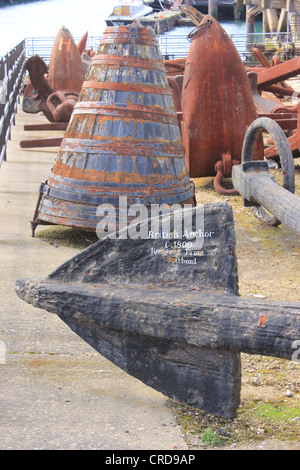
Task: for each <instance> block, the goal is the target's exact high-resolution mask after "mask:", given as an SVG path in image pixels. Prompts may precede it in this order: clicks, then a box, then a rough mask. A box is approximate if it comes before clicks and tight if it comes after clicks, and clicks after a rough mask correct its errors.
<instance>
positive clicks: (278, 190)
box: [232, 161, 300, 233]
mask: <svg viewBox="0 0 300 470" xmlns="http://www.w3.org/2000/svg"><path fill="white" fill-rule="evenodd" d="M232 181H233V184H234V187H235V188H236V189H237V190H238V191H239V193H240V194H241V195H242V197H243V200H244V201H243V202H244V205H245V206H256V205H262V206H263V207H264V208H265V209H267V210H268V211H269V212H271V213H272V214H273V215H274V216H275V217H276V218H277V219H278V220H280V221H281V222H282V223H284V224H286V225H287V226H288V227H289V228H290V229H291V230H293V231H294V232H296V233H300V198H299V197H298V196H296V195H295V194H293V193H291V192H290V191H287V190H286V189H284V188H282V187H281V186H279V185H278V184H277V183H276V182H275V181H274V179H273V178H272V176H271V174H270V173H269V170H268V164H267V162H263V161H255V162H254V161H252V162H245V163H243V164H241V165H235V166H234V167H233V168H232Z"/></svg>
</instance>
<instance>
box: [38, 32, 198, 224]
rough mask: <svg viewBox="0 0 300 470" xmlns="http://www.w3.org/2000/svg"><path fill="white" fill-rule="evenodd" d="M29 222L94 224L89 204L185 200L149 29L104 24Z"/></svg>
mask: <svg viewBox="0 0 300 470" xmlns="http://www.w3.org/2000/svg"><path fill="white" fill-rule="evenodd" d="M41 192H42V194H43V197H42V199H41V203H40V207H39V211H38V214H37V217H36V218H35V220H34V221H33V227H35V225H36V224H39V223H53V224H61V225H70V226H76V227H80V228H86V229H91V230H94V229H95V227H96V224H97V221H98V218H97V216H96V210H97V207H98V206H99V205H100V204H104V203H109V204H113V205H115V206H116V205H117V204H118V201H119V196H126V197H127V200H128V205H131V204H134V203H137V204H138V203H142V204H144V205H146V206H149V205H150V204H162V203H167V204H173V203H181V204H183V203H185V202H188V203H192V202H193V190H192V186H191V183H190V178H189V175H188V172H187V167H186V162H185V155H184V148H183V145H182V140H181V135H180V129H179V125H178V120H177V116H176V112H175V109H174V104H173V99H172V92H171V89H170V86H169V82H168V77H167V75H166V71H165V68H164V64H163V60H162V58H161V56H160V51H159V45H158V41H157V38H156V36H155V34H154V33H153V32H152V30H151V29H150V28H149V29H146V28H137V27H108V28H106V30H105V32H104V34H103V37H102V40H101V43H100V46H99V50H98V53H97V54H96V55H95V56H94V58H93V61H92V65H91V67H90V70H89V74H88V76H87V79H86V81H85V82H84V83H83V87H82V91H81V93H80V96H79V99H78V102H77V103H76V105H75V107H74V111H73V114H72V117H71V120H70V123H69V126H68V128H67V131H66V134H65V137H64V139H63V141H62V144H61V146H60V152H59V155H58V158H57V161H56V163H55V165H54V166H53V168H52V170H51V172H50V175H49V178H48V183H47V184H44V185H42V188H41Z"/></svg>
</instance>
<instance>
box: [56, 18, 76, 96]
mask: <svg viewBox="0 0 300 470" xmlns="http://www.w3.org/2000/svg"><path fill="white" fill-rule="evenodd" d="M84 78H85V75H84V68H83V64H82V60H81V54H80V51H79V49H78V47H77V45H76V44H75V41H74V39H73V37H72V35H71V33H70V31H69V30H68V29H67V28H65V27H64V26H63V27H62V28H61V29H60V30H59V32H58V33H57V36H56V38H55V41H54V44H53V46H52V50H51V56H50V61H49V85H50V86H51V87H52V88H53V89H54V90H55V91H64V92H69V93H70V92H71V91H72V92H75V93H76V92H78V93H79V92H80V90H81V86H82V83H83V81H84Z"/></svg>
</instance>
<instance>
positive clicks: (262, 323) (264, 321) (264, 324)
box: [259, 315, 267, 328]
mask: <svg viewBox="0 0 300 470" xmlns="http://www.w3.org/2000/svg"><path fill="white" fill-rule="evenodd" d="M266 321H267V317H265V316H264V315H262V316H261V317H260V319H259V326H260V327H261V328H265V326H266Z"/></svg>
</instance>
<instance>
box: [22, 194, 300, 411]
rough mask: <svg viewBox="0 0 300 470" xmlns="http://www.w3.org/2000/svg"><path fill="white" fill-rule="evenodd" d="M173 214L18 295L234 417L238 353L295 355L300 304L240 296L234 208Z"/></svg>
mask: <svg viewBox="0 0 300 470" xmlns="http://www.w3.org/2000/svg"><path fill="white" fill-rule="evenodd" d="M174 214H175V217H174V218H172V217H169V216H168V215H164V216H160V217H151V218H149V219H145V220H143V221H142V222H139V223H136V224H134V225H130V226H129V227H126V228H124V229H123V230H121V231H120V232H118V233H115V234H111V235H109V236H107V237H106V238H104V239H102V240H99V241H98V242H96V243H95V244H93V245H92V246H90V247H89V248H87V249H86V250H84V251H82V252H80V253H79V254H78V255H76V256H75V257H73V258H72V259H70V260H69V261H68V262H66V263H64V264H63V265H62V266H60V267H59V268H58V269H57V270H55V271H54V272H53V273H51V274H50V275H49V276H48V278H47V279H45V280H40V281H39V280H30V279H20V280H18V282H17V284H16V292H17V294H18V295H19V297H20V298H22V299H23V300H25V301H26V302H28V303H31V304H32V305H33V306H34V307H37V308H42V309H45V310H47V311H49V312H52V313H56V314H57V315H58V316H59V317H60V318H61V319H62V320H63V321H64V322H65V323H66V324H67V325H68V326H69V327H70V328H71V329H72V330H73V331H75V332H76V333H77V334H78V335H79V336H80V337H81V338H83V339H84V340H85V341H86V342H88V343H89V344H90V345H91V346H92V347H94V348H95V349H96V350H97V351H98V352H99V353H100V354H102V355H103V356H105V357H106V358H107V359H109V360H111V361H112V362H113V363H114V364H116V365H118V366H119V367H121V368H122V369H124V370H125V371H127V372H128V373H129V374H131V375H133V376H134V377H137V378H138V379H140V380H141V381H143V382H144V383H146V384H147V385H149V386H151V387H153V388H155V389H156V390H158V391H160V392H162V393H164V394H165V395H167V396H169V397H172V398H175V399H177V400H180V401H184V402H187V401H188V402H190V403H191V404H194V405H197V406H200V407H201V408H203V409H204V410H206V411H208V412H210V413H213V414H216V415H222V416H226V417H234V416H236V411H237V408H238V406H239V403H240V387H241V365H240V351H243V352H248V353H250V354H265V355H272V356H275V357H281V358H286V359H291V358H292V354H293V352H294V351H293V342H294V341H295V340H297V339H298V338H299V334H300V303H299V304H292V303H283V302H269V301H258V300H253V299H252V300H250V299H242V298H240V297H239V296H238V272H237V260H236V255H235V233H234V226H233V216H232V209H231V207H230V206H229V205H227V204H223V203H219V204H208V205H205V206H197V207H196V208H185V209H183V210H180V211H179V210H178V211H175V213H174ZM179 216H181V218H180V217H179ZM177 217H179V218H177ZM189 217H192V219H189ZM178 220H179V221H180V223H178ZM189 220H191V225H189ZM166 222H170V225H168V224H167V225H164V224H166ZM187 227H188V229H187ZM180 231H181V233H180ZM97 233H100V232H97ZM128 234H131V237H128ZM134 234H135V235H137V234H140V235H141V234H144V235H145V234H146V235H147V236H146V237H142V236H140V237H138V236H137V237H135V238H134V237H133V235H134ZM113 237H115V238H113ZM187 244H188V245H187Z"/></svg>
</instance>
